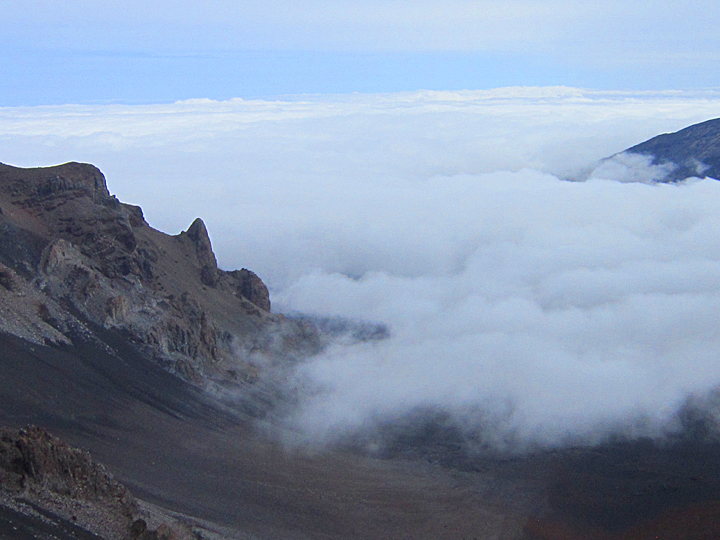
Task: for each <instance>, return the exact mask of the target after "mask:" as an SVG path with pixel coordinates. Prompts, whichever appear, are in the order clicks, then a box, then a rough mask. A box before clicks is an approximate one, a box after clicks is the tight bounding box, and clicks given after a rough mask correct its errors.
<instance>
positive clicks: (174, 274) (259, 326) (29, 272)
mask: <svg viewBox="0 0 720 540" xmlns="http://www.w3.org/2000/svg"><path fill="white" fill-rule="evenodd" d="M0 212H1V213H0V233H2V234H1V235H0V264H1V265H2V266H0V312H2V313H3V314H6V315H7V316H6V317H4V318H3V319H2V320H0V330H5V331H9V332H11V333H15V334H16V335H19V334H18V331H17V329H18V328H20V327H25V328H27V327H28V320H27V319H28V318H29V319H33V317H34V318H35V319H37V320H34V319H33V321H34V322H33V325H34V326H33V325H30V326H32V327H33V328H35V330H34V331H33V333H32V336H33V337H34V338H35V339H36V340H37V341H39V342H48V341H49V342H53V343H59V342H63V341H65V342H67V341H69V340H70V339H71V338H70V332H69V330H71V329H74V331H75V330H78V329H80V330H82V328H85V327H87V325H88V324H95V325H99V326H102V327H105V328H110V329H115V330H118V331H121V332H122V333H123V334H124V335H125V336H127V337H128V338H129V339H130V340H131V341H133V342H134V343H136V344H137V345H138V346H139V347H141V348H142V350H144V351H145V352H146V353H147V354H148V356H150V357H152V358H154V359H155V360H156V361H157V362H158V363H159V364H160V365H161V366H163V367H164V368H166V369H168V370H169V371H171V372H173V373H176V374H178V375H180V376H181V377H183V378H185V379H186V380H188V381H191V382H193V383H195V384H198V385H201V386H202V385H205V384H208V383H209V382H212V383H213V384H215V383H218V382H220V383H221V384H222V383H223V381H224V380H225V379H227V374H228V373H232V374H233V376H232V377H231V379H232V382H233V383H236V382H237V381H238V380H240V381H245V382H249V381H251V380H253V379H254V378H255V377H256V375H257V372H258V369H257V366H256V365H255V359H256V358H258V356H259V355H270V356H273V357H275V358H277V357H288V358H289V357H293V356H297V355H300V354H307V353H308V352H309V351H311V350H312V348H313V345H312V344H313V343H316V344H317V343H318V341H317V339H315V340H314V341H313V339H312V338H313V335H312V334H313V330H312V328H306V326H307V324H306V323H302V324H301V323H298V322H297V321H293V320H288V319H285V318H284V317H282V316H280V315H274V314H272V313H271V312H270V307H271V305H270V298H269V294H268V290H267V287H266V286H265V285H264V284H263V282H262V281H261V279H260V278H259V277H258V276H257V275H255V274H254V273H253V272H251V271H249V270H246V269H242V270H236V271H230V272H226V271H224V270H222V269H220V268H218V265H217V260H216V258H215V254H214V253H213V250H212V244H211V241H210V236H209V234H208V231H207V228H206V226H205V224H204V223H203V221H202V220H201V219H199V218H197V219H195V220H194V221H193V222H192V224H191V225H190V227H189V228H188V229H187V230H186V231H183V232H181V233H180V234H178V235H176V236H171V235H167V234H165V233H162V232H160V231H157V230H155V229H153V228H152V227H150V226H149V225H148V223H147V222H146V221H145V218H144V216H143V212H142V210H141V209H140V208H139V207H137V206H132V205H128V204H123V203H121V202H120V201H118V200H117V198H116V197H114V196H112V195H111V194H110V192H109V190H108V188H107V185H106V181H105V177H104V176H103V174H102V173H101V172H100V171H99V170H98V169H97V168H96V167H94V166H92V165H86V164H80V163H66V164H64V165H59V166H56V167H47V168H36V169H20V168H16V167H11V166H8V165H3V164H0ZM18 280H19V281H18ZM20 294H22V295H23V297H22V298H27V297H28V296H30V297H32V298H33V302H34V303H35V304H37V305H42V306H44V307H43V308H42V309H40V311H37V309H36V310H35V311H32V310H31V311H29V312H28V311H27V309H25V308H23V309H20V310H19V311H18V313H21V314H23V316H24V317H25V319H23V321H19V320H13V317H15V318H17V317H19V316H20V315H17V316H15V315H13V313H15V311H16V306H17V305H19V304H20V303H21V302H20V301H19V300H18V298H19V296H18V295H20ZM40 312H42V313H43V314H44V315H40V314H39V313H40ZM88 331H89V330H88ZM298 335H307V336H308V337H309V338H310V339H309V340H308V341H307V342H304V343H302V344H300V343H298V342H297V336H298ZM283 336H288V337H287V338H283ZM22 337H24V338H27V337H28V336H27V332H25V334H23V335H22ZM278 338H280V339H278ZM308 344H310V346H309V345H308Z"/></svg>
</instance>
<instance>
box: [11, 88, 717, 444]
mask: <svg viewBox="0 0 720 540" xmlns="http://www.w3.org/2000/svg"><path fill="white" fill-rule="evenodd" d="M718 110H720V94H717V93H716V92H714V91H702V92H684V93H683V92H665V93H660V92H658V93H644V94H643V93H621V92H615V93H612V92H593V91H588V90H579V89H571V88H529V89H527V88H511V89H499V90H493V91H479V92H417V93H402V94H385V95H351V96H299V97H298V96H296V97H292V98H287V99H286V100H284V101H274V102H268V101H242V100H232V101H228V102H213V101H209V100H193V101H188V102H180V103H176V104H172V105H152V106H133V107H129V106H63V107H33V108H6V109H0V140H2V143H3V155H2V157H0V161H3V162H6V163H10V164H14V165H24V166H30V165H47V164H51V163H57V162H62V161H68V160H70V159H72V160H79V161H88V162H92V163H94V164H96V165H98V166H99V167H100V168H101V169H102V170H103V171H104V172H105V174H106V176H107V178H108V183H109V186H110V189H111V191H112V192H113V193H115V194H117V195H118V197H119V198H120V199H121V200H123V201H126V202H130V203H134V204H140V205H141V206H142V207H143V208H144V210H145V214H146V217H147V219H148V220H149V222H150V223H151V224H152V225H153V226H156V227H158V228H160V229H161V230H165V231H167V232H170V233H176V232H178V231H179V230H182V229H184V228H187V226H188V225H189V224H190V223H191V222H192V220H193V219H194V218H195V217H196V216H197V215H200V216H202V217H203V219H204V220H205V222H206V223H207V226H208V229H209V231H210V234H211V237H212V240H213V244H214V247H215V250H216V252H217V255H218V260H219V261H220V264H221V265H222V266H223V267H225V268H240V267H247V268H250V269H252V270H253V271H255V272H256V273H258V274H259V275H260V276H261V277H262V278H263V279H264V280H265V281H266V283H268V285H269V286H270V288H271V294H272V301H273V306H274V310H275V311H280V312H286V313H305V314H311V315H314V316H318V317H340V318H344V319H350V320H359V321H365V322H369V323H380V324H384V325H385V326H386V327H387V329H388V337H386V338H385V339H375V340H371V341H367V342H358V343H348V342H347V340H345V341H343V342H338V343H337V344H335V345H333V346H331V347H330V348H328V350H327V351H325V352H324V353H323V354H322V355H320V356H319V357H316V358H314V359H311V360H310V361H308V362H307V363H306V364H303V365H302V366H300V367H299V368H298V370H297V372H296V373H295V375H294V377H293V379H292V381H291V384H292V385H295V387H296V388H301V389H302V391H303V392H304V393H302V396H303V399H302V400H301V401H300V403H299V404H298V406H297V407H296V408H295V409H294V410H293V411H291V412H290V414H289V416H288V417H287V419H286V422H287V425H288V426H291V427H292V428H293V429H297V430H298V433H299V437H300V438H301V439H305V440H314V441H326V440H329V441H332V440H337V439H338V437H342V436H343V435H345V434H348V433H352V432H354V431H355V430H357V429H360V428H364V427H366V426H367V425H368V424H372V423H373V422H376V421H379V420H380V421H382V420H383V419H388V418H389V419H392V418H398V417H399V416H402V415H403V414H405V413H409V412H412V411H416V410H418V409H419V408H431V409H432V408H440V409H443V410H446V411H449V413H450V415H451V416H452V417H453V418H454V421H455V422H456V423H458V424H459V425H461V426H462V427H463V429H464V430H465V431H466V432H467V433H473V432H475V431H478V430H481V431H482V430H484V433H485V435H486V436H487V437H489V438H490V439H493V441H494V443H493V444H497V445H499V446H502V445H503V444H506V442H507V441H515V442H518V441H519V442H520V443H523V442H532V443H540V444H551V443H556V442H561V441H567V440H596V439H597V438H598V437H602V436H603V435H604V434H607V433H609V432H611V431H617V430H621V431H623V432H626V433H631V434H649V435H656V434H662V433H664V432H666V431H668V430H673V429H675V427H676V425H675V418H674V414H675V412H676V411H677V409H678V407H679V406H681V405H682V404H683V403H684V402H685V401H686V400H687V399H688V397H689V396H691V395H696V396H702V395H704V394H705V393H706V392H708V391H710V390H711V389H713V388H714V387H715V386H716V385H717V383H718V382H719V381H720V363H719V362H717V354H718V351H720V347H719V345H720V343H719V337H718V330H717V328H718V327H717V322H716V319H717V313H718V312H719V310H718V308H719V307H720V297H719V294H718V291H719V290H720V271H719V270H720V240H719V239H720V207H719V206H718V204H717V201H718V200H720V191H719V190H720V183H718V182H717V181H715V180H704V181H697V180H691V181H688V182H685V183H683V184H679V185H654V184H652V183H648V182H649V181H651V180H652V179H653V178H655V177H657V175H658V174H660V173H662V171H658V170H656V169H653V166H651V165H650V164H649V162H648V161H647V160H644V159H637V158H633V157H629V158H628V157H627V156H625V157H620V158H618V159H616V160H614V161H612V162H606V163H605V164H604V165H603V166H600V167H597V168H596V161H597V160H599V159H600V158H602V157H605V156H608V155H611V154H615V153H617V152H620V151H621V150H623V149H624V148H626V147H629V146H631V145H634V144H636V143H638V142H641V141H643V140H645V139H647V138H650V137H652V136H654V135H657V134H658V133H661V132H666V131H674V130H677V129H680V128H683V127H686V126H687V125H690V124H692V123H695V122H698V121H702V120H706V119H708V118H712V117H713V116H716V115H717V111H718ZM580 176H582V177H589V178H590V180H588V181H586V182H570V181H567V180H566V179H567V178H576V177H580ZM489 426H490V427H492V429H489ZM491 442H492V441H491Z"/></svg>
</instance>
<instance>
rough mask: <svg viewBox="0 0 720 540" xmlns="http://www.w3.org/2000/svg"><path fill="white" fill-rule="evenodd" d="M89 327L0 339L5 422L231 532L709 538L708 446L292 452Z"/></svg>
mask: <svg viewBox="0 0 720 540" xmlns="http://www.w3.org/2000/svg"><path fill="white" fill-rule="evenodd" d="M96 332H97V335H98V336H100V337H102V338H103V340H104V342H105V343H102V342H92V341H90V340H85V341H83V340H82V339H81V338H80V337H79V336H76V337H75V338H76V339H75V346H62V347H59V346H53V347H45V346H39V345H34V344H30V343H28V342H25V341H23V340H20V339H18V338H16V337H13V336H10V335H7V334H2V335H0V403H1V404H2V407H0V423H2V424H5V425H11V426H23V425H26V424H28V423H33V424H39V425H42V426H43V427H46V428H47V429H49V430H50V431H51V432H53V433H54V434H55V435H58V436H60V437H62V438H64V439H65V440H67V441H68V442H70V443H72V444H74V445H77V446H80V447H82V448H85V449H88V450H90V451H91V452H92V454H93V457H94V458H95V459H96V460H98V461H101V462H103V463H104V464H106V465H107V466H108V467H109V469H110V470H111V471H112V472H113V473H114V474H115V476H116V477H117V478H118V479H119V480H121V481H122V482H124V483H125V484H126V485H127V486H128V487H129V488H130V489H131V491H132V492H133V493H134V494H135V495H136V496H138V497H140V498H142V499H145V500H148V501H151V502H153V503H157V504H159V505H161V506H164V507H166V508H169V509H171V510H173V511H177V512H182V513H184V514H188V515H191V516H195V517H197V518H201V519H206V520H211V521H213V522H216V523H218V524H221V525H224V526H227V527H230V528H231V529H232V530H234V531H235V533H234V534H233V535H234V536H235V537H237V538H262V539H308V538H313V539H315V538H323V539H326V538H327V539H330V538H338V539H341V538H343V539H346V538H358V539H363V538H367V539H378V538H392V539H400V538H408V539H409V538H415V539H421V538H427V539H443V538H447V539H460V538H468V539H469V538H506V539H511V538H533V539H546V540H551V539H558V540H559V539H585V538H599V539H603V538H608V539H628V540H629V539H634V538H654V537H655V536H658V537H661V538H686V539H691V538H692V539H699V538H718V537H720V533H719V532H718V531H720V528H719V527H720V524H719V523H720V520H719V519H718V516H719V515H720V514H719V513H718V512H719V511H720V502H718V501H720V448H718V445H717V444H716V443H713V442H707V441H706V442H698V441H690V440H684V441H680V440H679V441H677V442H676V443H675V444H672V445H666V446H662V447H661V446H658V445H657V444H654V443H652V442H650V441H639V442H617V443H614V444H608V445H605V446H603V447H598V448H593V449H574V450H565V451H561V452H547V453H538V454H535V455H531V456H524V457H522V458H515V459H499V458H474V459H472V460H470V459H469V458H462V457H460V456H456V459H455V460H454V461H452V460H451V461H452V462H453V463H459V461H458V460H461V459H465V460H466V463H465V464H466V465H468V464H470V465H471V466H465V467H461V468H462V469H463V470H464V471H465V472H462V471H459V470H457V469H453V468H449V467H443V466H440V465H434V464H430V463H428V462H427V460H424V459H423V458H422V455H421V454H422V453H421V452H420V453H419V454H418V456H419V457H418V456H415V457H413V458H412V459H409V458H407V457H406V458H399V457H395V458H394V459H385V460H380V459H372V458H369V457H363V456H359V455H357V454H354V453H352V452H349V451H341V450H335V451H328V452H323V453H315V454H308V453H304V452H300V451H288V450H285V449H284V448H283V447H282V446H280V445H279V444H278V443H276V442H273V441H272V440H271V439H269V438H267V437H265V436H263V435H261V434H260V433H259V432H258V430H257V429H256V428H255V427H254V425H255V424H254V422H253V421H252V419H251V418H249V417H247V416H245V415H243V414H242V413H240V412H234V411H232V410H231V409H229V408H228V407H226V406H224V405H223V404H221V403H219V402H217V401H214V400H213V399H212V398H210V397H208V396H207V395H206V394H203V393H202V392H201V391H199V390H197V389H195V388H194V387H192V386H190V385H188V384H186V383H184V382H183V381H181V380H180V379H178V378H177V377H174V376H172V375H170V374H168V373H167V372H165V371H163V370H161V369H159V368H158V367H157V366H156V365H155V364H152V363H151V362H149V361H147V360H146V359H145V358H144V357H143V356H142V355H140V354H138V353H137V352H136V351H135V350H134V349H133V347H132V345H131V344H129V343H127V342H126V341H125V340H123V339H122V337H121V336H119V335H118V334H115V333H113V332H111V331H104V330H100V329H96ZM108 344H109V345H111V347H108ZM470 461H471V463H469V462H470ZM473 471H474V472H473ZM668 531H674V532H673V536H668V534H670V533H669V532H668ZM663 534H664V535H665V536H662V535H663Z"/></svg>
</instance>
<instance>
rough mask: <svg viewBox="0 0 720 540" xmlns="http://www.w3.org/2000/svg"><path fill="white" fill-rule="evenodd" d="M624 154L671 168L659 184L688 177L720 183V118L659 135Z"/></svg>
mask: <svg viewBox="0 0 720 540" xmlns="http://www.w3.org/2000/svg"><path fill="white" fill-rule="evenodd" d="M624 153H628V154H640V155H646V156H652V164H653V165H668V164H672V166H671V167H668V170H669V172H668V173H667V175H666V176H665V178H663V179H662V180H660V181H662V182H677V181H680V180H684V179H686V178H690V177H699V178H707V177H710V178H715V179H720V118H715V119H713V120H707V121H706V122H701V123H699V124H694V125H692V126H689V127H686V128H685V129H681V130H680V131H676V132H675V133H664V134H662V135H658V136H657V137H653V138H652V139H650V140H647V141H645V142H643V143H640V144H638V145H635V146H633V147H632V148H628V149H627V150H625V151H624Z"/></svg>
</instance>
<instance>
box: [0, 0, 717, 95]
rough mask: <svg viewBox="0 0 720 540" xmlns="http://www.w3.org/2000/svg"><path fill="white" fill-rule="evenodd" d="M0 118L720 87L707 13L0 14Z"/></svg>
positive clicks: (679, 6)
mask: <svg viewBox="0 0 720 540" xmlns="http://www.w3.org/2000/svg"><path fill="white" fill-rule="evenodd" d="M0 10H1V11H2V13H3V23H2V27H0V72H1V73H2V74H3V76H2V78H0V106H18V105H49V104H63V103H126V104H139V103H172V102H174V101H177V100H185V99H192V98H209V99H215V100H227V99H230V98H245V99H250V98H270V97H278V96H283V95H296V94H305V93H313V94H328V93H343V94H345V93H351V92H362V93H377V92H398V91H416V90H483V89H491V88H498V87H506V86H554V85H563V86H572V87H583V88H593V89H602V90H667V89H696V88H711V87H717V86H720V83H719V82H718V76H719V75H718V74H717V69H716V66H717V63H718V55H719V54H720V53H718V50H720V49H719V48H718V43H719V41H720V40H719V39H718V38H719V37H720V34H719V33H720V29H718V27H717V25H716V24H715V21H717V20H718V19H719V18H720V17H719V16H720V6H719V5H718V4H717V3H716V2H710V1H708V0H702V1H697V2H681V3H678V2H677V1H672V2H671V1H666V0H653V1H648V0H643V1H637V2H624V1H620V0H589V1H588V0H586V1H583V2H580V1H578V0H554V1H552V2H550V1H547V0H502V1H500V0H452V1H447V0H443V1H440V0H415V1H413V2H409V1H402V0H390V1H388V0H383V1H380V0H364V1H355V0H323V1H319V0H304V1H303V2H299V1H297V0H279V1H272V2H248V1H244V0H238V1H233V2H230V1H227V0H210V1H208V2H202V3H198V2H190V1H188V0H174V1H169V0H165V1H158V0H144V1H142V2H140V1H138V0H128V1H123V2H119V1H116V0H109V1H104V2H100V3H98V2H89V1H87V0H77V1H75V2H59V1H56V0H43V1H39V0H28V1H26V2H13V1H10V0H0Z"/></svg>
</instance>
